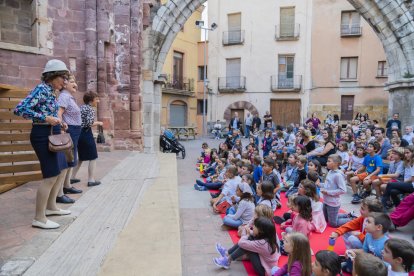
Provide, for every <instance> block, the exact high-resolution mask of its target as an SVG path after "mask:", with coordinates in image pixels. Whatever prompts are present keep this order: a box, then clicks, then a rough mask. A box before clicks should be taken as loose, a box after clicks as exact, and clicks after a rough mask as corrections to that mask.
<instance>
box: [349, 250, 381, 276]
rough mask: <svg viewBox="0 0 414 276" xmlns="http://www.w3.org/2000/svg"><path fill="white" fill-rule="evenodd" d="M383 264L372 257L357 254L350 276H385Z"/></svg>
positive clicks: (361, 253) (360, 253) (378, 259)
mask: <svg viewBox="0 0 414 276" xmlns="http://www.w3.org/2000/svg"><path fill="white" fill-rule="evenodd" d="M387 273H388V272H387V267H386V266H385V264H384V262H383V261H382V260H381V259H380V258H378V257H375V256H374V255H371V254H367V253H364V252H359V253H357V254H356V256H355V259H354V264H353V272H352V276H387Z"/></svg>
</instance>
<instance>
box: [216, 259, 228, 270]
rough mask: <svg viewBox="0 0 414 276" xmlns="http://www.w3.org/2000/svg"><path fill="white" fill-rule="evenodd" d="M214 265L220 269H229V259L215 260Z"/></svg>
mask: <svg viewBox="0 0 414 276" xmlns="http://www.w3.org/2000/svg"><path fill="white" fill-rule="evenodd" d="M214 264H215V265H216V266H218V267H221V268H224V269H229V266H230V264H229V258H227V257H220V258H214Z"/></svg>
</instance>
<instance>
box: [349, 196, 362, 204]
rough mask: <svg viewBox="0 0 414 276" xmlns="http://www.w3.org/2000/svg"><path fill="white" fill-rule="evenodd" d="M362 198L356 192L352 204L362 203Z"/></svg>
mask: <svg viewBox="0 0 414 276" xmlns="http://www.w3.org/2000/svg"><path fill="white" fill-rule="evenodd" d="M361 201H362V198H361V197H360V196H359V195H358V194H354V197H353V198H352V201H351V203H352V204H358V203H361Z"/></svg>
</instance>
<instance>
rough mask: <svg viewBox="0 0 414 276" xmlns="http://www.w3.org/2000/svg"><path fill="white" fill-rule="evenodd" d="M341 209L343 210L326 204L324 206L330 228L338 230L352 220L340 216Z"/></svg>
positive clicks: (324, 213)
mask: <svg viewBox="0 0 414 276" xmlns="http://www.w3.org/2000/svg"><path fill="white" fill-rule="evenodd" d="M340 208H341V207H340V206H338V207H332V206H329V205H326V204H325V203H324V204H323V215H324V216H325V220H326V222H327V223H328V224H329V226H331V227H334V228H337V227H339V226H341V225H342V224H345V223H347V222H348V221H349V220H350V219H349V218H348V217H347V218H344V217H340V216H338V213H339V209H340Z"/></svg>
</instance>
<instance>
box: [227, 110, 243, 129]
mask: <svg viewBox="0 0 414 276" xmlns="http://www.w3.org/2000/svg"><path fill="white" fill-rule="evenodd" d="M233 129H238V130H242V129H241V122H240V119H239V113H237V112H234V117H233V118H231V120H230V125H229V130H233Z"/></svg>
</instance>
